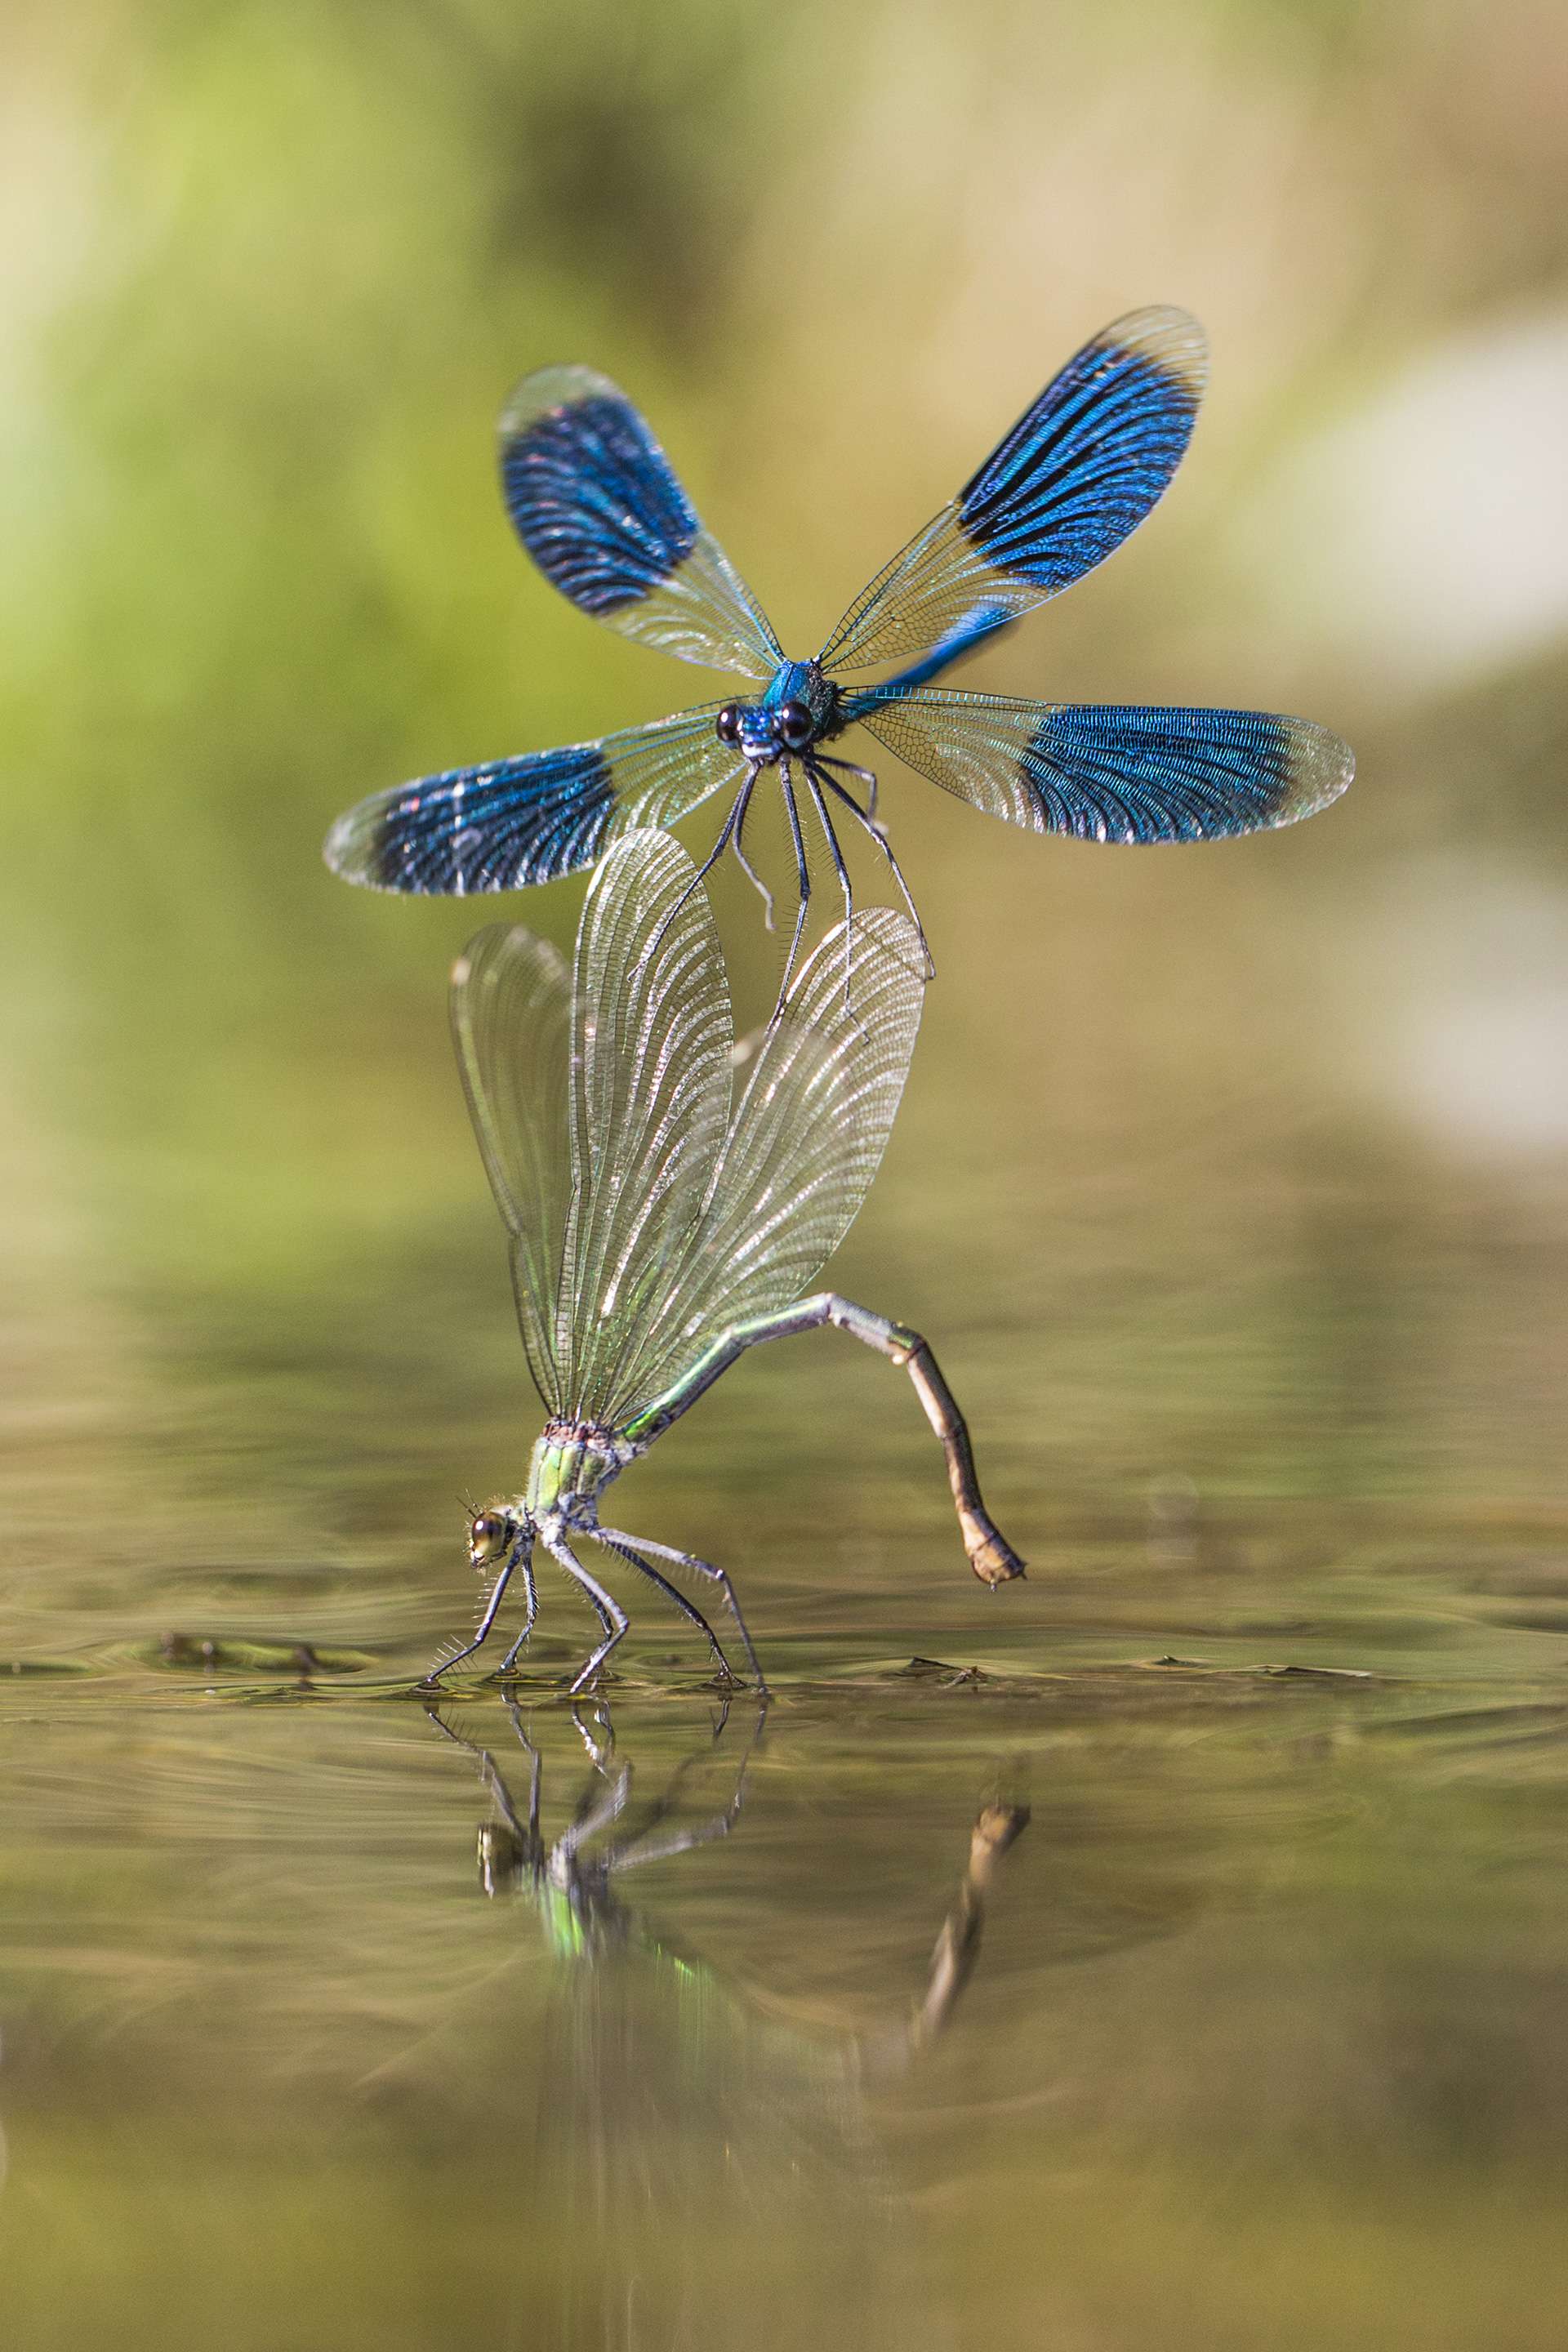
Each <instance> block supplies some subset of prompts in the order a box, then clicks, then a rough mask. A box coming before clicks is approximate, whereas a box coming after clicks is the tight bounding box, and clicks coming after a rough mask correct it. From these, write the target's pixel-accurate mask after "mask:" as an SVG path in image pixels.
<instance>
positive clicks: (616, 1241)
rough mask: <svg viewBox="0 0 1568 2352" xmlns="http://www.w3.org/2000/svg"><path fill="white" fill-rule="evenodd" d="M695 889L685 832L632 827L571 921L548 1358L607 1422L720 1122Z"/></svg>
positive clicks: (723, 1124)
mask: <svg viewBox="0 0 1568 2352" xmlns="http://www.w3.org/2000/svg"><path fill="white" fill-rule="evenodd" d="M695 884H696V868H695V867H694V866H693V865H692V863H691V860H690V858H689V856H687V854H686V852H685V850H684V849H682V848H681V846H680V845H679V842H676V841H672V840H671V839H670V838H669V836H668V835H667V834H662V833H638V834H634V835H631V837H630V838H629V839H628V840H626V841H625V842H622V843H620V844H619V845H617V846H616V848H615V849H614V850H612V851H611V853H610V855H609V856H608V857H607V858H606V859H605V863H604V865H603V866H601V867H600V869H599V871H598V873H597V874H596V875H595V877H594V881H593V885H592V887H591V888H590V891H589V895H588V899H587V903H586V904H585V906H584V909H583V919H582V922H581V924H580V926H579V928H578V932H577V956H576V964H575V969H574V980H573V1050H572V1082H571V1164H572V1205H571V1212H570V1215H569V1218H568V1222H567V1229H566V1236H565V1245H564V1249H563V1271H562V1286H561V1307H560V1315H559V1318H558V1324H557V1337H556V1354H557V1357H558V1360H559V1361H560V1362H561V1364H562V1367H563V1376H564V1392H565V1394H566V1396H567V1398H568V1400H569V1409H570V1410H571V1411H572V1412H574V1413H576V1414H578V1415H579V1416H580V1417H581V1418H583V1419H584V1420H591V1421H601V1422H605V1421H607V1422H610V1423H612V1424H616V1400H617V1399H618V1397H619V1396H620V1394H621V1391H622V1390H623V1388H624V1385H625V1367H626V1364H627V1363H628V1362H629V1361H631V1360H634V1359H635V1358H636V1356H637V1353H638V1352H639V1350H640V1348H641V1346H642V1341H643V1334H644V1332H645V1330H646V1328H647V1322H648V1319H649V1318H650V1317H652V1316H654V1315H656V1314H657V1313H658V1307H659V1302H660V1301H661V1300H662V1298H663V1297H664V1295H665V1293H666V1290H667V1288H668V1284H669V1281H670V1280H671V1278H672V1276H671V1269H672V1268H673V1267H675V1266H677V1265H679V1264H680V1263H681V1253H682V1250H683V1249H684V1247H685V1246H686V1245H687V1243H688V1241H689V1235H690V1234H691V1231H692V1228H693V1226H694V1225H695V1223H696V1222H697V1219H698V1217H699V1215H700V1210H701V1206H702V1202H703V1200H704V1198H705V1197H706V1195H707V1192H708V1191H709V1189H710V1182H711V1178H712V1171H713V1167H714V1164H715V1161H716V1160H717V1159H718V1156H719V1152H720V1150H721V1145H722V1143H723V1139H724V1136H725V1133H726V1131H727V1129H728V1125H729V1118H730V1100H731V1069H730V1063H731V1048H732V1045H733V1042H734V1034H735V1033H734V1022H733V1018H732V1016H731V1010H730V990H729V983H728V982H727V980H726V978H725V972H724V959H723V956H722V954H721V951H720V946H719V937H718V933H717V931H716V929H715V928H714V923H713V917H712V913H711V911H710V908H709V904H708V898H707V894H706V892H705V891H704V890H703V889H702V888H701V887H700V886H697V887H693V886H694V885H695ZM617 1425H618V1424H617Z"/></svg>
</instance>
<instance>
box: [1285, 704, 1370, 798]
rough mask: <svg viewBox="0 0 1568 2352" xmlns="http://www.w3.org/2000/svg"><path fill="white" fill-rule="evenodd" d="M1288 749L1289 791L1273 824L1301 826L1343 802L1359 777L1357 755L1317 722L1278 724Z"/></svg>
mask: <svg viewBox="0 0 1568 2352" xmlns="http://www.w3.org/2000/svg"><path fill="white" fill-rule="evenodd" d="M1275 723H1276V725H1277V726H1278V727H1279V730H1280V736H1281V740H1282V744H1283V747H1284V749H1285V752H1286V757H1285V762H1284V766H1285V782H1286V788H1285V792H1284V793H1283V795H1282V796H1281V799H1280V803H1279V810H1278V812H1277V814H1275V817H1274V819H1273V822H1274V824H1276V825H1285V824H1300V822H1301V820H1302V818H1303V817H1309V816H1316V815H1317V814H1318V812H1319V810H1320V809H1326V808H1330V807H1331V806H1332V804H1333V803H1334V802H1335V801H1337V800H1341V799H1342V798H1343V796H1344V794H1345V793H1347V792H1348V791H1349V790H1350V787H1351V784H1352V782H1353V780H1354V777H1355V753H1354V752H1353V751H1352V749H1351V747H1350V745H1349V744H1348V743H1347V742H1346V741H1345V740H1344V738H1343V737H1342V736H1340V735H1336V734H1335V733H1334V732H1333V730H1332V729H1331V728H1329V727H1322V726H1320V725H1319V723H1318V721H1317V720H1316V719H1291V718H1280V719H1277V720H1276V722H1275Z"/></svg>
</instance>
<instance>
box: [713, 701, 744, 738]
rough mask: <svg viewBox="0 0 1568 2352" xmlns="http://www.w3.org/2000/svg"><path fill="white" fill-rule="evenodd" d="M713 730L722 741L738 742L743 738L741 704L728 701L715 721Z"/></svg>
mask: <svg viewBox="0 0 1568 2352" xmlns="http://www.w3.org/2000/svg"><path fill="white" fill-rule="evenodd" d="M713 731H714V733H715V734H716V735H717V736H718V738H719V740H720V742H721V743H738V742H739V741H740V740H741V706H740V704H739V703H738V702H727V703H726V704H725V705H724V708H723V709H722V710H721V712H720V713H719V716H718V718H717V719H715V720H714V721H713Z"/></svg>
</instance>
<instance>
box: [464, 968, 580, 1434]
mask: <svg viewBox="0 0 1568 2352" xmlns="http://www.w3.org/2000/svg"><path fill="white" fill-rule="evenodd" d="M451 1013H452V1036H453V1040H454V1042H455V1044H456V1045H457V1049H458V1069H459V1070H460V1071H461V1073H462V1079H463V1091H464V1093H465V1094H466V1095H467V1096H468V1113H469V1116H470V1118H472V1120H473V1122H474V1133H475V1135H476V1136H477V1137H478V1138H479V1154H480V1157H481V1158H482V1160H484V1163H485V1173H486V1174H487V1175H488V1176H489V1180H490V1190H491V1191H492V1192H494V1194H495V1197H496V1205H497V1207H498V1208H499V1209H500V1213H501V1217H502V1219H503V1221H504V1223H505V1224H506V1229H507V1232H508V1234H510V1237H511V1275H512V1289H513V1291H514V1293H515V1295H516V1298H517V1315H518V1321H519V1323H520V1324H521V1327H522V1342H523V1346H524V1348H525V1349H527V1351H528V1363H529V1370H531V1372H532V1374H533V1379H534V1385H535V1386H536V1387H537V1389H538V1391H539V1393H540V1395H541V1396H542V1398H543V1400H544V1402H545V1403H546V1405H547V1406H548V1407H549V1409H550V1411H551V1412H552V1413H558V1412H562V1411H563V1409H564V1405H565V1400H566V1390H565V1384H564V1371H563V1360H562V1357H561V1353H560V1350H559V1347H558V1339H557V1323H558V1319H559V1302H560V1297H561V1269H562V1260H563V1253H564V1249H565V1243H566V1232H567V1224H568V1221H569V1218H570V1214H571V1206H572V1161H571V1156H570V1151H569V1148H568V1147H569V1134H568V1079H569V1075H570V1065H571V1053H572V982H571V976H570V974H569V972H568V971H567V968H566V963H565V960H564V958H563V956H562V955H561V954H560V953H559V951H558V950H556V949H555V948H553V947H552V946H551V945H550V943H549V941H548V940H541V939H536V938H535V937H534V935H533V933H532V932H531V931H528V930H524V929H523V928H522V926H521V923H513V924H508V923H492V924H491V926H490V927H489V929H488V930H484V931H480V932H479V934H478V936H477V937H476V938H475V939H473V940H470V941H469V942H468V948H467V950H465V952H464V953H463V954H462V955H461V956H460V957H459V958H458V961H457V963H456V964H455V965H454V966H453V970H452V990H451Z"/></svg>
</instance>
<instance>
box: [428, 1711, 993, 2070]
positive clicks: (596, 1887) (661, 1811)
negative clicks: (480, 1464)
mask: <svg viewBox="0 0 1568 2352" xmlns="http://www.w3.org/2000/svg"><path fill="white" fill-rule="evenodd" d="M503 1704H504V1706H505V1707H506V1713H507V1720H508V1725H509V1727H510V1733H511V1735H512V1741H513V1742H514V1743H515V1747H514V1749H513V1768H514V1769H515V1764H516V1753H515V1751H516V1749H518V1748H521V1752H522V1755H523V1756H524V1757H525V1758H526V1759H527V1772H528V1794H527V1797H526V1798H525V1799H524V1800H522V1801H521V1802H520V1801H519V1800H518V1798H517V1797H516V1796H515V1795H514V1793H513V1789H512V1785H511V1782H510V1780H509V1779H508V1776H507V1772H506V1770H504V1769H502V1766H501V1763H500V1760H499V1759H498V1758H497V1756H496V1754H495V1751H494V1749H493V1748H490V1747H489V1746H488V1745H486V1744H485V1743H484V1742H482V1741H479V1740H475V1739H470V1738H467V1737H465V1736H464V1735H463V1734H462V1733H460V1732H458V1731H455V1730H454V1729H453V1727H452V1726H451V1725H450V1724H449V1723H448V1722H447V1720H446V1718H445V1717H444V1716H442V1715H441V1714H440V1713H438V1712H437V1708H436V1707H435V1706H430V1707H427V1708H426V1713H427V1714H428V1716H429V1718H430V1720H431V1722H432V1723H433V1724H434V1725H435V1727H436V1728H437V1731H439V1732H440V1733H441V1735H442V1737H443V1738H447V1739H449V1740H451V1741H452V1743H453V1745H454V1746H455V1747H458V1748H465V1749H467V1751H468V1754H469V1755H470V1756H472V1757H473V1758H474V1759H475V1761H476V1762H477V1764H478V1766H479V1779H480V1780H481V1782H482V1783H483V1786H484V1788H485V1790H486V1791H487V1793H488V1794H489V1799H490V1802H491V1807H492V1811H491V1816H490V1818H489V1820H488V1821H486V1822H482V1823H481V1824H480V1827H479V1883H480V1885H482V1886H483V1888H484V1891H485V1893H486V1894H487V1895H492V1896H497V1895H506V1894H510V1893H525V1894H529V1895H532V1897H533V1899H534V1901H535V1903H536V1905H537V1906H538V1908H539V1911H540V1914H541V1916H542V1919H543V1921H544V1924H545V1927H546V1931H547V1933H548V1936H549V1940H550V1942H551V1944H552V1947H553V1948H555V1949H556V1950H557V1951H560V1952H563V1953H568V1954H570V1955H571V1956H572V1957H573V1958H582V1959H587V1960H590V1961H591V1960H593V1959H595V1958H601V1957H603V1956H604V1955H605V1954H607V1953H608V1952H610V1951H613V1950H617V1949H620V1950H629V1949H631V1948H634V1947H636V1948H638V1949H639V1950H641V1951H642V1952H643V1953H644V1955H645V1956H648V1957H651V1958H655V1959H668V1958H671V1957H672V1956H671V1955H670V1954H669V1953H668V1950H667V1948H666V1947H665V1946H664V1944H663V1943H662V1942H661V1941H660V1940H659V1938H658V1937H655V1936H652V1935H651V1934H649V1933H648V1932H647V1930H646V1929H645V1928H643V1927H641V1925H640V1924H639V1923H638V1921H637V1918H636V1916H635V1915H634V1913H633V1912H632V1911H631V1910H629V1909H628V1907H627V1906H626V1902H625V1901H624V1899H623V1896H622V1893H621V1882H622V1881H623V1880H624V1879H625V1877H626V1875H627V1874H628V1873H630V1872H632V1871H634V1870H637V1869H638V1868H640V1867H642V1866H644V1865H645V1864H649V1863H654V1862H668V1861H669V1860H671V1859H673V1858H674V1856H676V1855H677V1854H682V1853H691V1852H693V1851H694V1850H695V1849H696V1848H698V1847H700V1846H705V1845H711V1844H712V1843H714V1842H715V1841H716V1840H718V1839H720V1838H724V1837H728V1836H729V1834H730V1832H731V1830H733V1829H734V1828H735V1826H736V1824H737V1823H738V1822H739V1821H740V1819H741V1813H742V1807H743V1805H744V1802H745V1794H746V1775H747V1772H748V1770H749V1769H750V1767H751V1762H752V1754H753V1752H754V1750H755V1748H756V1746H757V1742H758V1740H759V1739H760V1738H761V1737H762V1734H763V1726H764V1724H765V1722H766V1719H767V1718H766V1714H765V1711H759V1712H758V1713H757V1714H756V1715H755V1716H754V1717H752V1718H751V1720H750V1725H749V1728H747V1729H746V1731H745V1733H744V1737H743V1739H742V1744H741V1745H740V1748H739V1751H738V1753H735V1772H734V1779H733V1781H732V1783H731V1785H730V1786H729V1789H728V1792H727V1794H725V1795H724V1796H723V1798H722V1800H721V1802H720V1803H719V1804H718V1805H717V1806H716V1807H715V1806H712V1805H711V1804H710V1803H709V1802H708V1801H705V1800H704V1799H703V1798H702V1797H701V1794H700V1791H701V1790H702V1789H703V1788H704V1786H705V1783H704V1782H703V1780H702V1779H701V1775H702V1771H703V1768H704V1767H705V1766H706V1765H709V1764H711V1763H713V1762H714V1761H715V1760H716V1759H718V1758H719V1756H720V1755H721V1750H722V1749H723V1748H724V1745H725V1741H726V1735H727V1733H728V1734H729V1735H730V1738H731V1753H734V1752H735V1751H734V1748H733V1744H732V1743H733V1733H732V1732H731V1717H732V1713H733V1709H732V1705H731V1701H730V1700H729V1699H725V1700H724V1701H723V1702H722V1703H721V1706H719V1708H718V1710H717V1713H716V1715H715V1717H714V1718H713V1720H712V1722H711V1725H710V1733H709V1737H708V1738H706V1739H705V1740H704V1741H703V1743H702V1744H701V1745H700V1747H698V1748H693V1749H691V1750H690V1751H689V1753H688V1754H687V1755H685V1756H684V1757H683V1758H682V1759H680V1761H679V1763H678V1764H677V1765H676V1767H675V1769H673V1770H672V1771H671V1772H670V1773H669V1775H668V1778H667V1780H665V1782H664V1784H663V1786H662V1787H661V1788H659V1790H658V1792H657V1793H656V1794H654V1795H653V1796H651V1797H649V1798H647V1800H646V1801H637V1802H634V1798H633V1767H632V1765H631V1763H630V1762H628V1761H627V1760H626V1759H625V1758H624V1757H623V1756H622V1755H621V1753H620V1751H619V1749H618V1747H617V1744H616V1732H615V1725H614V1720H613V1717H612V1715H611V1711H610V1708H609V1707H608V1706H606V1705H605V1703H604V1702H603V1701H602V1700H595V1701H591V1702H580V1701H578V1702H574V1704H573V1706H572V1710H571V1719H572V1722H573V1725H574V1728H575V1731H576V1734H577V1737H578V1738H579V1739H580V1740H581V1742H582V1745H583V1749H584V1754H585V1756H586V1758H587V1759H588V1768H589V1769H588V1775H587V1778H586V1780H585V1782H584V1787H583V1789H582V1791H581V1793H580V1795H579V1798H578V1801H577V1803H576V1805H575V1807H574V1811H573V1813H572V1817H571V1820H570V1821H569V1822H568V1823H567V1824H566V1826H565V1828H564V1829H563V1830H561V1831H560V1832H558V1833H557V1834H556V1835H555V1836H553V1837H550V1836H547V1835H546V1834H545V1832H544V1830H543V1827H542V1800H543V1773H544V1759H543V1756H542V1752H541V1750H540V1748H538V1747H537V1746H536V1745H535V1743H534V1741H533V1739H532V1738H531V1735H530V1731H529V1728H528V1726H527V1725H526V1724H525V1723H524V1720H523V1717H522V1713H521V1708H520V1707H519V1706H518V1704H517V1701H516V1700H515V1699H511V1698H508V1699H506V1700H505V1701H504V1702H503ZM557 1719H558V1718H557ZM693 1787H695V1788H696V1789H697V1790H698V1791H699V1801H698V1802H697V1803H695V1804H694V1803H693V1802H692V1801H691V1799H690V1795H689V1790H691V1789H692V1788H693ZM1028 1821H1029V1808H1028V1806H1027V1805H1024V1804H1017V1803H1014V1802H1010V1801H1004V1800H1002V1799H999V1798H994V1799H992V1800H991V1801H988V1802H987V1803H985V1804H984V1805H982V1807H981V1808H980V1811H979V1812H978V1813H977V1814H976V1816H975V1819H974V1822H973V1827H972V1829H971V1831H970V1833H969V1847H968V1852H967V1854H966V1856H965V1860H964V1865H963V1874H962V1875H961V1877H960V1880H959V1884H958V1889H957V1893H956V1895H955V1896H954V1898H953V1901H952V1905H951V1906H950V1908H949V1910H948V1913H947V1916H946V1917H945V1918H944V1919H943V1921H942V1927H941V1930H940V1932H939V1933H938V1936H937V1939H936V1943H935V1946H934V1948H933V1949H932V1952H931V1962H930V1966H929V1968H928V1969H927V1972H926V1979H925V1983H924V1986H923V1988H922V1990H921V1998H920V2000H919V2001H918V2002H917V2004H916V2005H915V2007H914V2009H913V2011H911V2012H910V2014H909V2016H908V2017H907V2018H905V2019H903V2020H901V2021H900V2022H899V2023H898V2024H897V2025H892V2026H889V2027H887V2028H885V2029H883V2030H881V2031H879V2032H873V2033H872V2034H871V2035H870V2036H869V2037H868V2039H867V2041H866V2042H865V2043H864V2045H863V2050H862V2056H863V2057H864V2058H865V2059H866V2060H867V2061H868V2063H871V2064H872V2065H873V2066H874V2068H875V2070H876V2071H877V2072H879V2073H889V2072H897V2071H898V2070H899V2069H900V2067H901V2066H903V2065H904V2064H906V2063H908V2062H909V2060H910V2059H911V2058H912V2057H914V2056H916V2055H917V2054H918V2053H919V2052H920V2051H921V2050H922V2049H924V2048H925V2047H926V2045H927V2044H928V2043H930V2042H932V2041H934V2039H935V2038H936V2036H937V2035H938V2034H939V2033H940V2032H942V2029H943V2028H944V2027H945V2026H946V2025H947V2024H948V2023H949V2022H950V2021H951V2020H952V2014H953V2012H954V2011H955V2010H956V2008H957V2007H958V2004H959V2002H960V2000H962V1999H963V1992H964V1989H965V1987H966V1986H967V1985H968V1983H969V1981H970V1979H971V1977H972V1976H973V1972H974V1964H975V1961H976V1959H977V1958H978V1957H979V1953H980V1946H981V1939H982V1936H983V1933H984V1923H985V1910H986V1904H987V1901H988V1899H989V1896H990V1895H991V1892H992V1888H993V1886H994V1881H995V1876H996V1872H997V1869H998V1867H999V1865H1000V1864H1001V1862H1002V1859H1003V1857H1004V1856H1005V1854H1006V1853H1007V1852H1008V1850H1009V1849H1010V1848H1011V1847H1012V1845H1013V1844H1014V1843H1015V1842H1016V1839H1017V1838H1018V1837H1019V1836H1020V1835H1021V1834H1022V1832H1023V1831H1024V1830H1025V1829H1026V1827H1027V1825H1028ZM693 1965H694V1964H693V1963H692V1962H691V1961H689V1960H681V1961H679V1962H676V1966H677V1967H679V1969H681V1970H682V1971H683V1972H684V1973H685V1974H686V1975H688V1976H689V1975H690V1973H691V1970H692V1968H693Z"/></svg>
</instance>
